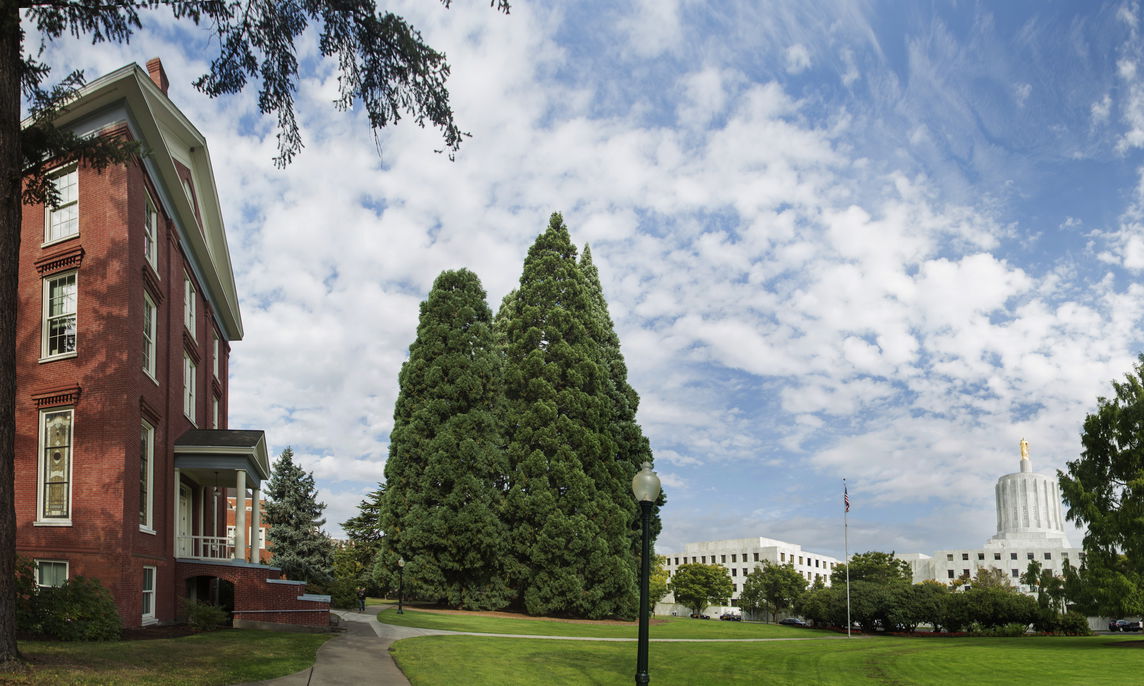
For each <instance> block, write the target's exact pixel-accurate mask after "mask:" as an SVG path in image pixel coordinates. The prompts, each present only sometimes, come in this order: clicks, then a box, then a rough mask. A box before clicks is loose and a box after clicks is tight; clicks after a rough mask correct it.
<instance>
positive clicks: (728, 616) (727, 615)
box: [719, 612, 743, 622]
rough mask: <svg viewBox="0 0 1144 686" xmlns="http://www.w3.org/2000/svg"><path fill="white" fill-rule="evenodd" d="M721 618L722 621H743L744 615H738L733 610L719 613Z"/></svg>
mask: <svg viewBox="0 0 1144 686" xmlns="http://www.w3.org/2000/svg"><path fill="white" fill-rule="evenodd" d="M719 620H720V621H722V622H741V621H743V617H742V615H737V614H735V613H733V612H724V613H723V614H721V615H719Z"/></svg>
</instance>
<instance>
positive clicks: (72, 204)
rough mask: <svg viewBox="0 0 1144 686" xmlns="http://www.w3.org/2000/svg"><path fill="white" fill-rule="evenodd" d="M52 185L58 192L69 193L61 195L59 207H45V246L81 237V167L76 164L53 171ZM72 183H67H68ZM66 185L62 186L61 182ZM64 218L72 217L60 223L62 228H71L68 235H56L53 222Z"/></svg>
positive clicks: (51, 175)
mask: <svg viewBox="0 0 1144 686" xmlns="http://www.w3.org/2000/svg"><path fill="white" fill-rule="evenodd" d="M49 176H50V177H51V183H52V185H53V186H55V187H56V188H57V190H64V191H67V190H68V189H69V188H70V189H71V191H70V193H69V192H64V193H60V204H59V207H55V208H53V207H52V206H51V205H48V204H46V203H45V205H44V243H43V244H44V245H51V244H53V243H59V242H60V241H66V240H68V239H69V238H74V237H76V236H78V235H79V166H78V165H76V164H69V165H66V166H64V167H61V168H60V169H58V170H56V171H53V172H52V173H51V174H49ZM69 180H70V181H71V183H67V181H69ZM61 181H63V182H64V183H63V184H61V183H60V182H61ZM57 215H58V216H60V217H64V216H65V215H70V217H68V218H67V219H63V220H62V221H61V222H60V226H64V225H67V226H69V231H68V232H67V233H56V232H55V231H54V230H53V228H54V227H53V225H52V222H53V221H54V220H55V219H56V217H57Z"/></svg>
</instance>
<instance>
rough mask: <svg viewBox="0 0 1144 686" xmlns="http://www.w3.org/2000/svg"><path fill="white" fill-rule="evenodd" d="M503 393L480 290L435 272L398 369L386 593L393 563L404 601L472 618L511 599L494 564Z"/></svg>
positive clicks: (457, 274)
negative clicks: (465, 612)
mask: <svg viewBox="0 0 1144 686" xmlns="http://www.w3.org/2000/svg"><path fill="white" fill-rule="evenodd" d="M501 384H502V380H501V357H500V354H499V352H498V350H497V348H496V345H495V342H494V340H493V330H492V311H491V310H490V309H489V306H488V304H487V302H486V299H485V291H484V289H483V288H482V287H481V284H480V280H479V279H478V278H477V276H476V275H475V274H473V273H472V272H470V271H468V270H466V269H462V270H459V271H446V272H443V273H442V274H441V275H440V276H438V277H437V280H436V281H435V282H434V284H433V289H432V290H431V291H430V292H429V296H428V298H426V300H425V302H423V303H422V304H421V319H420V322H419V324H418V327H417V339H416V340H415V341H414V342H413V344H412V345H410V346H409V360H408V361H407V362H406V363H405V364H404V365H403V366H402V368H401V375H400V378H399V385H400V391H399V395H398V398H397V405H396V409H395V411H394V426H393V431H392V433H391V435H390V444H389V460H388V461H387V462H386V465H385V477H386V490H385V497H384V499H383V501H382V504H381V526H382V528H383V530H384V531H385V533H386V536H385V538H384V539H383V542H384V548H385V550H384V552H383V556H382V561H381V565H382V566H383V567H384V568H386V569H388V570H389V571H390V574H389V575H388V576H389V577H390V584H391V585H392V583H393V582H392V570H393V568H394V564H395V562H396V559H397V558H398V557H401V558H404V559H405V561H406V566H405V569H404V583H405V589H406V593H407V594H408V595H413V596H415V597H419V598H422V599H425V600H432V601H435V602H442V603H447V604H449V605H450V606H453V607H458V608H471V609H497V608H501V607H504V606H506V605H507V604H508V602H509V600H510V599H511V594H510V590H509V586H508V584H507V580H506V578H505V574H504V571H503V567H504V562H503V560H502V556H503V552H504V543H505V540H506V539H507V529H506V528H505V525H504V523H503V521H502V509H503V488H504V480H505V475H506V472H507V464H506V463H505V458H504V453H503V450H502V449H503V445H502V442H503V441H502V438H501V431H500V429H499V426H498V422H499V406H500V403H501ZM381 576H385V575H384V574H383V575H381Z"/></svg>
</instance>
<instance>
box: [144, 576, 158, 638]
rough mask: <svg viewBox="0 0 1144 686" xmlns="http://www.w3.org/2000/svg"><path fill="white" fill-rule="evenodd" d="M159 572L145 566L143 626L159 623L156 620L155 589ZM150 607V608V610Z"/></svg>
mask: <svg viewBox="0 0 1144 686" xmlns="http://www.w3.org/2000/svg"><path fill="white" fill-rule="evenodd" d="M148 572H150V575H149V576H150V581H151V584H150V587H148V584H147V581H148V574H147V573H148ZM158 577H159V570H158V568H157V567H152V566H150V565H144V566H143V585H142V598H141V604H140V609H141V610H142V619H143V624H154V623H155V622H156V621H158V620H157V619H156V618H155V596H156V593H155V587H156V586H157V585H158V580H159V579H158ZM148 605H150V608H148Z"/></svg>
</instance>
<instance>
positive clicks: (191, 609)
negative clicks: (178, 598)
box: [183, 598, 226, 631]
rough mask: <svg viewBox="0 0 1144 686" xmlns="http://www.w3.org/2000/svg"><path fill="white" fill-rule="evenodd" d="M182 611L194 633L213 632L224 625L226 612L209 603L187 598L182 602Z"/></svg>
mask: <svg viewBox="0 0 1144 686" xmlns="http://www.w3.org/2000/svg"><path fill="white" fill-rule="evenodd" d="M183 611H184V612H186V613H187V624H190V625H191V627H192V628H193V629H194V630H195V631H214V630H215V629H217V628H219V627H220V626H222V625H223V624H225V623H226V610H224V609H223V608H221V607H219V606H218V605H212V604H211V603H204V602H201V601H198V600H192V599H189V598H188V599H187V600H184V601H183Z"/></svg>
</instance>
